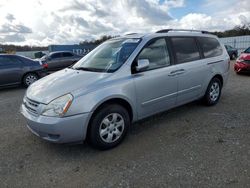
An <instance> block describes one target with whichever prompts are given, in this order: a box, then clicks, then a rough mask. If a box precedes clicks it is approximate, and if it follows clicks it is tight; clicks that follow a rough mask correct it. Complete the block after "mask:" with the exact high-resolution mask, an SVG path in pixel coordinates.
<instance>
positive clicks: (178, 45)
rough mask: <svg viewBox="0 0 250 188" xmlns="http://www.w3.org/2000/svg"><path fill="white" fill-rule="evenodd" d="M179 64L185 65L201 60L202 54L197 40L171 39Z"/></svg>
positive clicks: (185, 38)
mask: <svg viewBox="0 0 250 188" xmlns="http://www.w3.org/2000/svg"><path fill="white" fill-rule="evenodd" d="M171 40H172V44H173V48H174V51H175V53H176V58H177V63H184V62H189V61H195V60H198V59H200V53H199V50H198V47H197V45H196V42H195V39H194V38H192V37H173V38H171Z"/></svg>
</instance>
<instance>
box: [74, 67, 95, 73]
mask: <svg viewBox="0 0 250 188" xmlns="http://www.w3.org/2000/svg"><path fill="white" fill-rule="evenodd" d="M71 68H72V69H74V70H83V71H91V72H97V71H96V70H95V69H93V68H87V67H71Z"/></svg>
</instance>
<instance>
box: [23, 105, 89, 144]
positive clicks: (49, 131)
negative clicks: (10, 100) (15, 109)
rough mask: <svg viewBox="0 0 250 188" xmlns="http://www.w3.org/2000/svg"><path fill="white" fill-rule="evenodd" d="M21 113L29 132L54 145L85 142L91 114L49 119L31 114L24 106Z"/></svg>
mask: <svg viewBox="0 0 250 188" xmlns="http://www.w3.org/2000/svg"><path fill="white" fill-rule="evenodd" d="M21 113H22V114H23V116H24V117H25V119H26V122H27V127H28V128H29V130H30V131H31V132H32V133H34V134H35V135H37V136H39V137H40V138H42V139H44V140H47V141H50V142H54V143H70V142H79V141H83V140H85V137H86V134H87V126H88V121H89V118H90V116H91V113H84V114H78V115H74V116H70V117H63V118H58V117H47V116H41V115H33V114H31V113H30V112H29V111H28V110H27V109H26V107H25V106H24V105H23V104H22V106H21Z"/></svg>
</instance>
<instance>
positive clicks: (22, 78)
mask: <svg viewBox="0 0 250 188" xmlns="http://www.w3.org/2000/svg"><path fill="white" fill-rule="evenodd" d="M27 74H35V75H37V77H39V76H38V74H37V73H36V72H26V73H25V74H24V75H23V77H22V82H23V81H24V80H23V79H24V77H25V76H26V75H27Z"/></svg>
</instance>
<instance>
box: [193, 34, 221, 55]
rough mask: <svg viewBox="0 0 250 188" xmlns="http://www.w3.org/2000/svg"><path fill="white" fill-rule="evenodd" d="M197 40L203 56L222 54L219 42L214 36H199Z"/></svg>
mask: <svg viewBox="0 0 250 188" xmlns="http://www.w3.org/2000/svg"><path fill="white" fill-rule="evenodd" d="M198 41H199V43H200V45H201V49H202V51H203V53H204V57H206V58H208V57H215V56H219V55H221V54H222V48H221V46H220V43H219V42H218V40H216V39H215V38H209V37H199V38H198Z"/></svg>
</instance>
